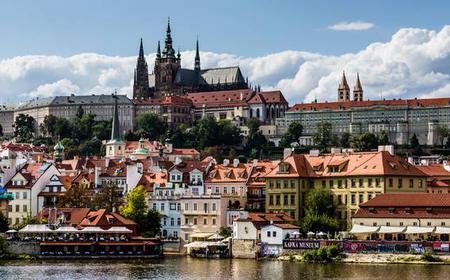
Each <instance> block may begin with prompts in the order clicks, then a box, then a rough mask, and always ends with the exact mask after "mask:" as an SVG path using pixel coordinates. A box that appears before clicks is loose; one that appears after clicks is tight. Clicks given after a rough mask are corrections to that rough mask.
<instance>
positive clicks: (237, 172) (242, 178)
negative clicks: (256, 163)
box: [206, 163, 252, 183]
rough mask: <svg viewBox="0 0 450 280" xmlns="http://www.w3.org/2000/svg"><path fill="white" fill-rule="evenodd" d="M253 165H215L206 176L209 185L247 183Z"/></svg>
mask: <svg viewBox="0 0 450 280" xmlns="http://www.w3.org/2000/svg"><path fill="white" fill-rule="evenodd" d="M251 168H252V165H251V164H249V163H239V164H238V165H237V166H236V167H234V166H233V163H230V164H228V165H227V166H224V165H223V164H216V165H214V166H213V167H212V168H211V169H210V170H209V172H208V174H207V175H206V182H208V183H228V182H230V183H231V182H241V183H246V182H247V180H248V178H249V174H250V172H251Z"/></svg>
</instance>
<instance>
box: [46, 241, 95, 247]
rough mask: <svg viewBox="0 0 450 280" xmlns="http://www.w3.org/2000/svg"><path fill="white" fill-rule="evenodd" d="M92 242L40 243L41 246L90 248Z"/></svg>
mask: <svg viewBox="0 0 450 280" xmlns="http://www.w3.org/2000/svg"><path fill="white" fill-rule="evenodd" d="M92 244H94V243H92V242H41V243H40V245H42V246H90V245H92Z"/></svg>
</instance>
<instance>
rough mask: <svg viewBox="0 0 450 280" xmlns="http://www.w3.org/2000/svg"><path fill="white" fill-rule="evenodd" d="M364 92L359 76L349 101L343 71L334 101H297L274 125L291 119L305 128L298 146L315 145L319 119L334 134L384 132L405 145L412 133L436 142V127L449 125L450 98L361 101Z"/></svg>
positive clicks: (423, 141) (283, 124)
mask: <svg viewBox="0 0 450 280" xmlns="http://www.w3.org/2000/svg"><path fill="white" fill-rule="evenodd" d="M363 92H364V91H363V88H362V85H361V82H360V79H359V76H358V77H357V81H356V85H355V87H354V89H353V100H351V98H350V87H349V85H348V83H347V79H346V77H345V73H344V74H343V76H342V80H341V83H340V84H339V87H338V97H337V102H320V103H319V102H317V101H315V102H312V103H301V104H296V105H294V106H293V107H292V108H290V109H289V110H288V111H287V112H286V114H285V117H284V118H279V119H277V124H278V125H279V126H281V127H283V128H284V129H286V128H287V127H288V126H289V124H290V123H291V122H294V121H295V122H300V123H301V124H302V125H303V128H304V130H303V136H302V137H301V138H300V144H301V145H313V144H314V143H313V135H314V134H315V133H316V129H317V124H318V123H320V122H328V123H331V125H332V130H333V133H334V134H337V135H340V134H342V133H344V132H348V133H351V134H352V135H355V134H356V135H357V134H362V133H366V132H371V133H374V134H379V133H381V132H382V131H384V132H386V133H387V134H388V137H389V141H390V142H391V143H392V144H397V145H406V144H408V143H409V141H410V139H411V137H412V136H413V135H414V134H416V136H417V138H418V140H419V143H420V144H422V145H436V144H439V135H438V127H439V126H446V127H449V126H450V98H427V99H418V98H414V99H401V98H400V99H393V100H386V99H383V100H364V99H363ZM282 132H283V131H282ZM282 132H281V133H282Z"/></svg>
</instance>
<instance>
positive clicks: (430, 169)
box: [416, 163, 450, 178]
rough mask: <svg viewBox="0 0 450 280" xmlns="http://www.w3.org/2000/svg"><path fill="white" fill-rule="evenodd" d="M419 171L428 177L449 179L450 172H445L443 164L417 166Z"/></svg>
mask: <svg viewBox="0 0 450 280" xmlns="http://www.w3.org/2000/svg"><path fill="white" fill-rule="evenodd" d="M416 167H417V168H418V169H419V170H420V171H422V172H423V173H425V174H427V175H428V176H430V177H449V178H450V172H449V171H447V170H445V168H444V164H442V163H439V164H431V165H417V166H416Z"/></svg>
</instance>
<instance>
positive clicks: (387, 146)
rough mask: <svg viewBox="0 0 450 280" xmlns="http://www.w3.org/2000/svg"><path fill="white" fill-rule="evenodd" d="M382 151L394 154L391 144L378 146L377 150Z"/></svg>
mask: <svg viewBox="0 0 450 280" xmlns="http://www.w3.org/2000/svg"><path fill="white" fill-rule="evenodd" d="M383 151H386V152H389V154H391V156H393V155H395V153H394V146H393V145H385V146H378V152H383Z"/></svg>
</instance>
